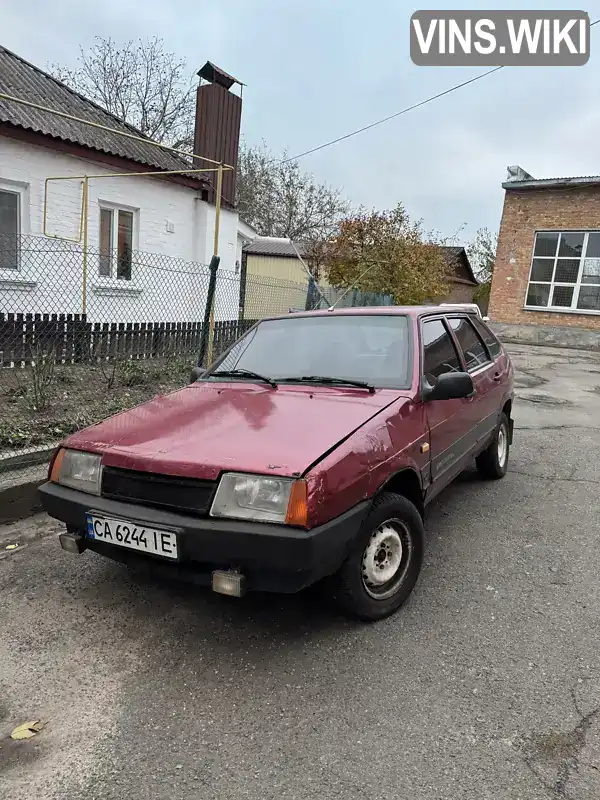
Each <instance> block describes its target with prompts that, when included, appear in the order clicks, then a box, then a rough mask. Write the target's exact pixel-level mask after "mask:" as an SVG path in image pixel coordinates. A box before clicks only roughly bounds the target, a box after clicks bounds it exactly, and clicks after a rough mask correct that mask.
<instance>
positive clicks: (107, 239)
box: [98, 208, 133, 281]
mask: <svg viewBox="0 0 600 800" xmlns="http://www.w3.org/2000/svg"><path fill="white" fill-rule="evenodd" d="M132 254H133V211H124V210H123V209H121V208H101V209H100V260H99V265H98V274H99V275H100V276H101V277H103V278H114V277H116V278H118V279H119V280H124V281H130V280H131V262H132Z"/></svg>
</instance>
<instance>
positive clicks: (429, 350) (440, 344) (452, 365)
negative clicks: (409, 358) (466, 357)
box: [422, 319, 461, 383]
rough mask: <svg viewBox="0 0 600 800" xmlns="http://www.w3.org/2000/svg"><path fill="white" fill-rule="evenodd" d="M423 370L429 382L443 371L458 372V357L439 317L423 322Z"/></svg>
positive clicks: (459, 369)
mask: <svg viewBox="0 0 600 800" xmlns="http://www.w3.org/2000/svg"><path fill="white" fill-rule="evenodd" d="M422 331H423V372H424V373H425V377H426V378H427V380H428V381H429V383H434V382H435V380H436V378H438V377H439V376H440V375H443V374H444V372H460V371H461V366H460V359H459V358H458V353H457V352H456V347H455V346H454V342H453V341H452V337H451V336H450V334H449V333H448V330H447V328H446V326H445V325H444V323H443V322H442V321H441V320H440V319H432V320H430V321H429V322H424V323H423V328H422Z"/></svg>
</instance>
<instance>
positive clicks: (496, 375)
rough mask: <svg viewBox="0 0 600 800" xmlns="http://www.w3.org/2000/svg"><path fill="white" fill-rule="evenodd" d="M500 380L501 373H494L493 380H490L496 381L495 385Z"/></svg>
mask: <svg viewBox="0 0 600 800" xmlns="http://www.w3.org/2000/svg"><path fill="white" fill-rule="evenodd" d="M501 379H502V373H501V372H496V373H495V374H494V376H493V378H492V380H494V381H496V383H498V381H500V380H501Z"/></svg>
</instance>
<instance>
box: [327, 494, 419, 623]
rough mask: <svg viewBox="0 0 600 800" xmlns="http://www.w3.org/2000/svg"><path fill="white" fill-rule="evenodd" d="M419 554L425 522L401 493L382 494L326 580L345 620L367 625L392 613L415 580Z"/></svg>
mask: <svg viewBox="0 0 600 800" xmlns="http://www.w3.org/2000/svg"><path fill="white" fill-rule="evenodd" d="M423 550H424V533H423V520H422V519H421V515H420V514H419V512H418V511H417V509H416V508H415V506H414V505H413V504H412V503H411V502H410V501H409V500H407V499H406V497H403V496H402V495H397V494H392V493H388V492H386V493H384V494H382V495H380V496H379V497H378V498H377V499H376V500H375V501H374V503H373V507H372V508H371V511H370V512H369V514H368V516H367V517H366V519H365V521H364V522H363V524H362V526H361V531H360V534H359V536H358V538H357V541H356V543H355V546H354V548H353V550H352V552H351V553H350V555H349V556H348V558H347V559H346V561H345V562H344V564H343V565H342V568H341V569H340V571H339V572H338V573H337V574H336V575H334V576H333V577H332V578H331V579H330V587H331V594H332V596H333V598H334V600H335V602H336V603H337V605H338V606H339V608H340V609H341V610H342V611H343V612H344V613H345V614H346V615H347V616H350V617H354V618H357V619H362V620H365V621H369V622H371V621H374V620H377V619H382V618H383V617H387V616H389V615H390V614H393V613H394V611H396V610H397V609H398V608H399V607H400V606H401V605H402V604H403V603H404V602H405V600H406V599H407V598H408V596H409V595H410V593H411V592H412V590H413V588H414V586H415V583H416V582H417V578H418V577H419V572H420V571H421V564H422V562H423Z"/></svg>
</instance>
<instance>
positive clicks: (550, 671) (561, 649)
mask: <svg viewBox="0 0 600 800" xmlns="http://www.w3.org/2000/svg"><path fill="white" fill-rule="evenodd" d="M511 349H512V352H513V354H514V358H515V363H516V366H517V370H518V386H519V402H518V406H517V409H516V415H515V416H516V433H515V436H516V441H515V446H514V448H513V451H512V460H511V471H510V472H509V474H508V475H507V476H506V478H505V479H504V480H503V481H500V482H496V483H483V482H481V481H480V480H479V479H478V478H477V476H476V474H475V473H474V472H467V473H465V474H464V476H462V478H461V479H460V480H459V481H457V483H456V484H455V485H454V486H453V487H452V488H451V489H449V490H448V491H447V492H445V493H444V494H443V496H442V497H440V498H439V500H438V501H437V502H436V503H435V505H434V507H432V508H431V510H430V513H429V517H428V523H427V533H428V551H427V560H426V565H425V568H424V571H423V574H422V577H421V580H420V582H419V584H418V587H417V590H416V592H415V594H414V596H413V598H412V599H411V601H410V602H409V603H408V604H407V605H406V606H405V608H404V609H403V610H402V611H401V612H400V613H399V614H398V615H396V616H395V617H394V618H392V619H389V620H386V621H384V622H381V623H379V624H376V625H373V626H364V625H359V624H353V623H350V622H347V621H345V620H344V619H342V618H340V617H339V616H338V615H337V614H336V613H335V612H333V611H332V610H331V609H330V608H329V607H328V606H327V605H325V604H324V603H323V601H322V599H321V598H320V596H319V594H318V593H317V592H310V593H306V594H305V595H303V596H299V597H288V598H285V597H284V598H281V597H272V596H251V597H249V598H246V599H244V600H243V601H236V600H231V599H227V598H221V597H217V596H214V595H210V594H208V593H198V592H197V590H195V589H194V588H192V587H188V586H182V585H171V584H167V583H153V582H151V581H149V580H148V581H145V580H143V579H142V578H139V577H135V576H132V575H131V574H129V573H128V572H127V571H125V570H124V569H123V568H121V567H119V566H118V565H115V564H112V563H110V562H107V561H104V560H102V559H100V558H98V557H94V556H93V555H90V554H87V555H85V556H82V557H81V558H76V557H73V556H69V555H67V554H63V553H62V551H61V550H60V549H59V547H58V543H57V542H56V540H55V537H54V533H55V532H56V530H57V526H55V525H54V523H52V522H50V521H48V519H47V518H45V517H43V516H40V517H38V518H34V519H32V520H28V521H26V522H23V523H19V524H17V525H14V526H10V527H4V528H0V539H1V540H2V541H4V542H5V543H7V542H20V543H21V545H22V547H20V548H18V549H17V550H13V551H5V550H4V549H3V548H0V556H3V560H2V561H0V601H1V606H0V614H1V616H0V626H1V627H0V630H1V636H0V685H1V693H0V784H3V792H2V794H3V796H4V797H7V798H8V797H19V796H27V797H35V798H36V799H37V800H45V798H69V800H77V799H78V798H85V800H94V798H98V800H99V799H100V798H103V799H104V798H111V799H114V800H117V798H119V800H121V799H122V798H126V797H128V798H129V797H130V798H132V799H133V800H137V798H141V797H152V798H153V800H162V799H163V798H165V799H166V798H169V799H170V800H179V799H180V798H194V799H195V798H198V799H200V798H202V800H205V799H207V800H212V798H215V799H216V798H219V799H220V800H238V798H251V800H259V798H260V800H271V798H272V799H273V800H275V798H277V800H281V799H282V798H296V799H297V800H300V798H301V799H302V800H304V799H305V798H306V799H308V798H311V800H312V798H335V797H340V798H345V800H358V799H359V798H377V799H378V800H384V798H390V800H391V799H392V798H393V799H394V800H402V799H403V798H407V799H408V798H410V800H425V798H426V799H427V800H432V799H434V798H435V799H436V800H437V798H440V800H446V799H448V800H459V798H461V799H462V798H473V800H481V799H482V798H493V799H494V800H517V798H520V799H521V800H541V799H542V798H570V799H571V800H583V799H584V798H585V800H591V798H598V797H600V712H598V709H599V707H600V613H599V609H600V556H599V553H600V547H599V545H600V531H599V520H600V493H599V484H600V356H598V355H594V354H591V353H589V354H586V353H575V352H572V351H571V352H568V351H560V350H549V349H542V348H538V349H534V348H524V347H523V348H520V347H519V348H518V347H513V348H511ZM39 716H43V717H47V718H49V720H50V722H49V724H48V726H47V727H46V729H45V730H44V731H43V732H42V733H40V734H39V735H38V737H37V738H36V739H35V740H30V741H28V742H25V743H16V742H12V741H11V740H8V739H6V738H3V737H6V735H7V734H8V733H9V732H10V730H11V729H12V727H13V726H14V725H16V724H17V723H19V722H21V721H23V720H26V719H35V718H37V717H39ZM19 792H22V793H23V794H19Z"/></svg>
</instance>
